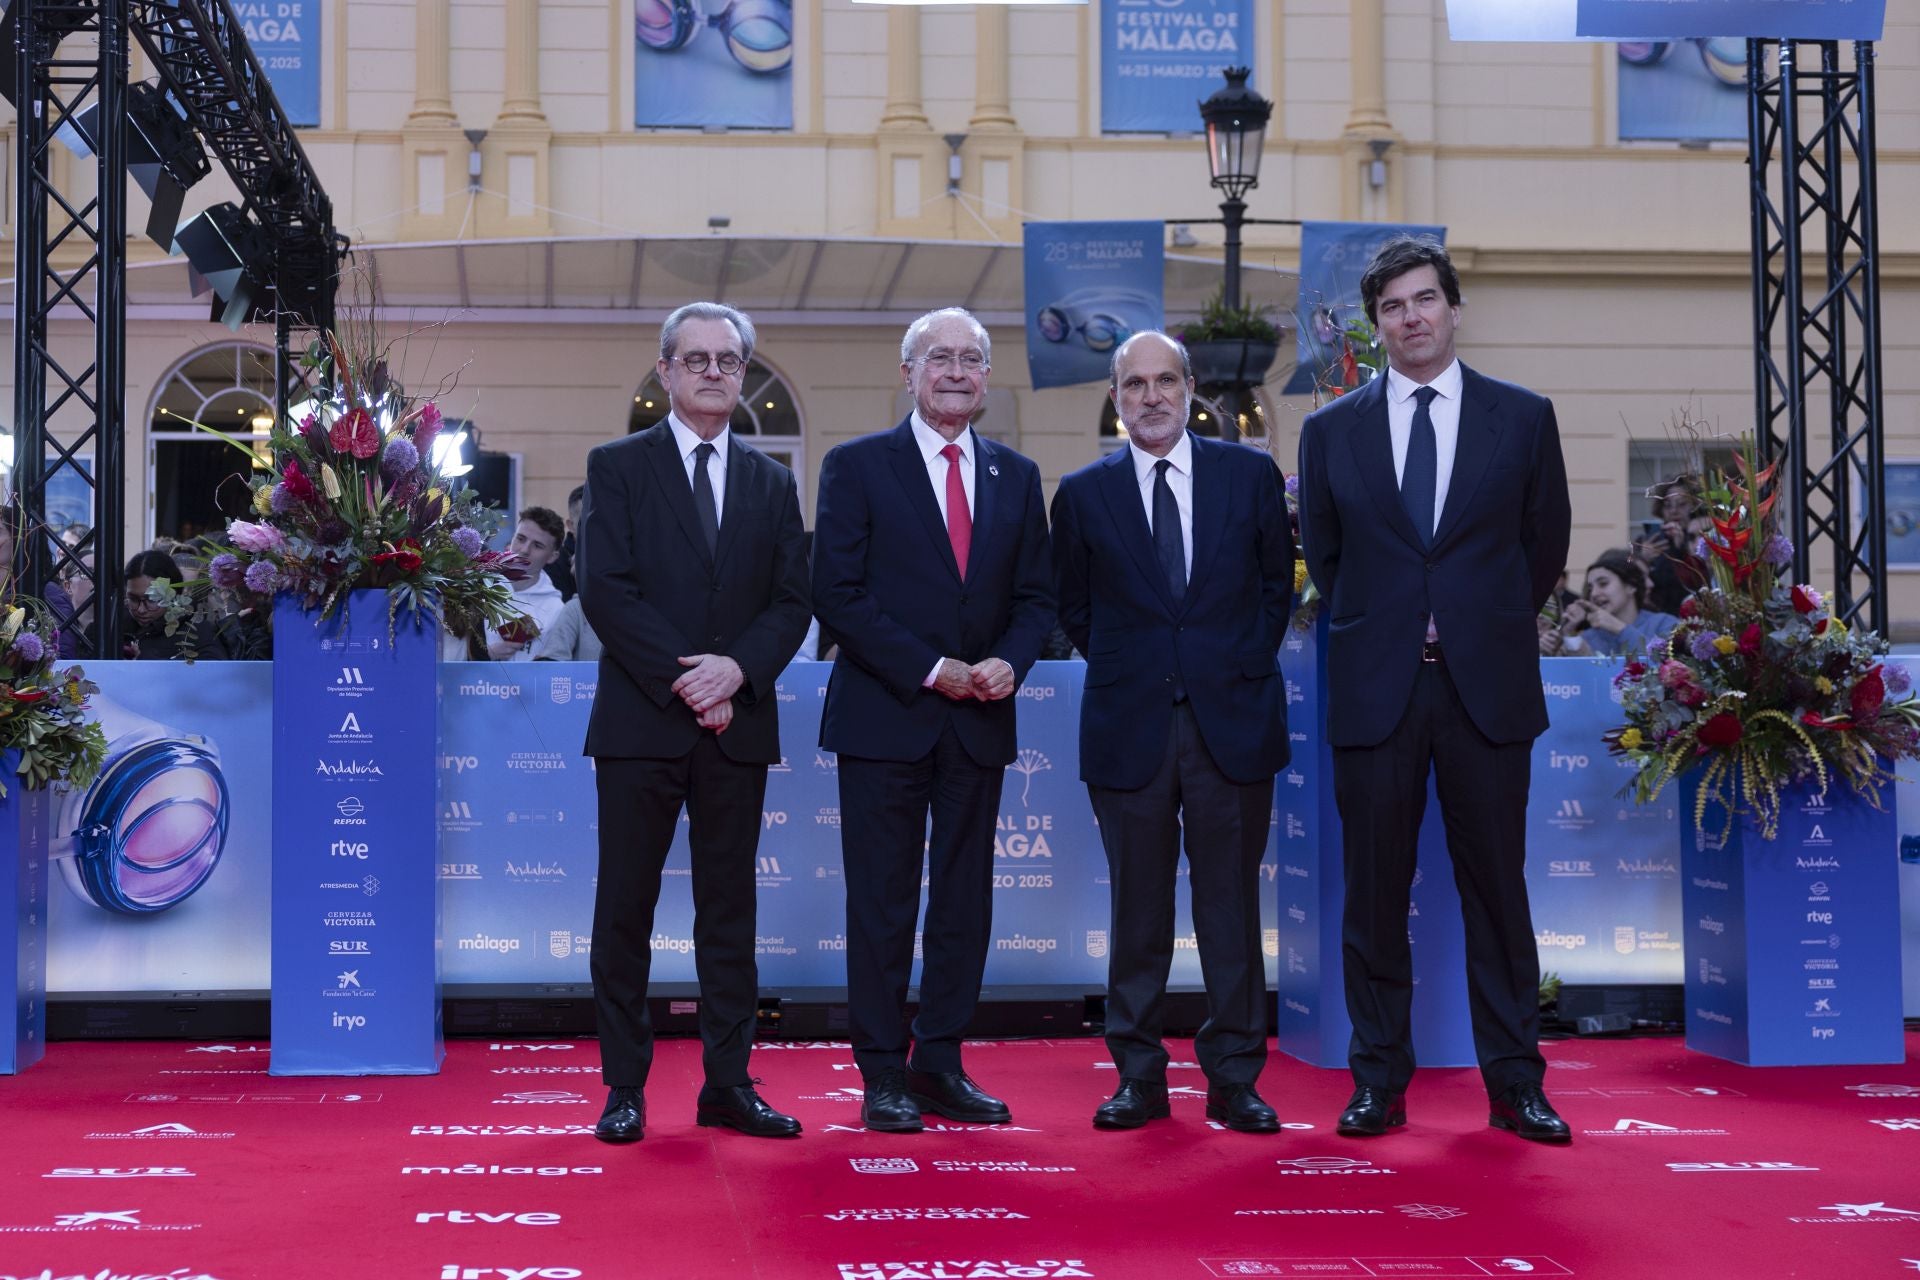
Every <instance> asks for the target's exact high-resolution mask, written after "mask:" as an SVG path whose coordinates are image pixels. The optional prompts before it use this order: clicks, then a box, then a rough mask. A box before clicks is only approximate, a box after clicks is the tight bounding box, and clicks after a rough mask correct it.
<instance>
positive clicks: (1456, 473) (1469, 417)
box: [1433, 364, 1502, 547]
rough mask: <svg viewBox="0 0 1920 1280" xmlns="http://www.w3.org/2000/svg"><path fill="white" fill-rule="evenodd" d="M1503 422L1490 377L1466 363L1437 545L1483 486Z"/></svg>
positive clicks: (1458, 521)
mask: <svg viewBox="0 0 1920 1280" xmlns="http://www.w3.org/2000/svg"><path fill="white" fill-rule="evenodd" d="M1501 426H1502V423H1501V421H1500V416H1499V413H1498V411H1497V406H1496V404H1495V402H1494V398H1493V396H1492V394H1491V393H1490V391H1489V389H1488V387H1487V384H1486V380H1485V379H1484V378H1482V377H1481V376H1480V375H1479V374H1477V373H1475V372H1474V371H1473V370H1471V369H1469V368H1467V366H1466V365H1464V364H1463V365H1461V366H1460V428H1459V432H1458V434H1457V438H1456V440H1455V442H1454V447H1453V474H1452V477H1451V478H1450V479H1449V480H1448V481H1447V505H1446V507H1445V508H1444V509H1443V510H1442V511H1441V513H1440V525H1439V527H1438V528H1437V529H1435V530H1434V532H1433V545H1434V546H1435V547H1438V546H1439V545H1440V544H1441V543H1442V542H1445V541H1446V540H1447V536H1448V535H1449V534H1451V533H1452V532H1453V530H1454V528H1455V526H1457V525H1458V524H1459V523H1460V517H1461V514H1462V513H1463V512H1465V511H1466V509H1467V506H1468V505H1469V504H1470V503H1471V502H1472V501H1473V495H1474V493H1475V491H1476V490H1478V489H1479V488H1480V479H1481V477H1482V476H1484V475H1486V473H1487V463H1488V462H1489V461H1491V460H1492V458H1493V452H1494V446H1495V445H1496V444H1498V443H1499V441H1500V429H1501Z"/></svg>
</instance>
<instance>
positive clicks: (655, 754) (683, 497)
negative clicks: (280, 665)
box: [579, 302, 809, 1142]
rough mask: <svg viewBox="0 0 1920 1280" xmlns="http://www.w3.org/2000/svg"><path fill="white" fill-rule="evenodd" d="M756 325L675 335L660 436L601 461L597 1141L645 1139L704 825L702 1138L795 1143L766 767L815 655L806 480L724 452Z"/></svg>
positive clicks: (595, 622) (688, 313)
mask: <svg viewBox="0 0 1920 1280" xmlns="http://www.w3.org/2000/svg"><path fill="white" fill-rule="evenodd" d="M753 340H754V329H753V322H752V321H751V320H749V319H748V318H747V317H746V316H745V315H743V314H741V313H740V312H738V311H736V310H734V309H733V308H732V307H727V306H722V305H720V304H718V303H711V302H695V303H689V304H688V305H686V306H684V307H681V308H680V309H679V310H678V311H675V312H674V313H673V314H672V315H670V316H668V317H667V322H666V324H665V325H664V326H662V328H661V330H660V361H659V364H658V366H657V368H658V371H659V376H660V381H661V383H662V385H664V386H665V387H666V389H667V398H668V401H669V402H670V404H671V406H672V411H671V412H670V413H669V414H668V415H667V417H666V419H665V420H664V421H662V422H659V423H656V424H655V425H653V426H652V427H649V428H647V429H646V430H645V431H642V432H640V433H638V434H637V435H631V436H628V437H626V438H625V439H624V440H616V441H613V442H612V443H610V444H603V445H601V446H599V447H598V448H596V449H594V450H593V451H592V452H591V453H589V454H588V455H587V492H586V498H585V501H584V503H583V505H582V511H581V518H580V530H579V556H580V559H579V579H580V603H581V608H582V609H583V611H584V612H585V613H586V616H587V621H588V622H589V623H590V624H591V625H592V627H593V630H594V631H595V632H596V633H597V634H598V635H599V637H600V641H601V644H602V645H603V646H604V652H603V653H602V656H601V658H600V676H599V692H598V694H597V695H596V697H595V698H594V704H593V716H592V719H591V720H590V721H589V722H588V726H587V748H586V752H587V754H588V755H590V756H593V757H594V758H595V760H596V770H595V781H596V785H597V787H598V790H599V798H600V879H599V885H598V888H597V889H596V891H595V895H594V911H593V963H592V969H593V996H594V1006H595V1011H596V1014H597V1016H598V1020H599V1028H600V1064H601V1074H602V1076H603V1078H604V1079H605V1081H606V1083H607V1085H608V1097H607V1106H606V1110H605V1113H604V1114H603V1115H602V1116H601V1117H600V1122H599V1124H598V1125H597V1126H596V1128H595V1131H594V1132H595V1135H596V1136H597V1137H599V1138H600V1139H601V1140H602V1141H605V1142H633V1141H637V1140H638V1139H639V1138H640V1137H641V1136H642V1133H643V1130H644V1127H645V1123H646V1101H645V1097H644V1095H643V1092H642V1090H643V1089H644V1087H645V1085H646V1082H647V1075H648V1071H649V1069H650V1067H651V1065H652V1061H653V1026H652V1023H651V1021H650V1020H649V1018H648V1013H647V975H648V972H649V969H650V966H651V960H652V950H651V945H650V944H651V941H652V936H653V915H654V907H655V904H656V903H657V902H658V901H659V897H660V873H661V868H662V866H663V865H664V864H665V862H666V857H667V849H668V846H670V845H671V844H672V843H673V835H674V831H675V829H676V827H677V826H678V823H679V820H680V811H681V808H682V806H684V807H685V808H686V812H687V822H688V832H687V835H688V842H689V843H690V844H691V846H692V853H693V905H694V921H693V945H694V953H693V954H694V965H695V968H696V970H697V972H698V974H699V978H700V1039H701V1043H702V1045H703V1046H704V1055H703V1063H704V1066H705V1070H706V1084H705V1085H704V1087H702V1088H701V1090H700V1094H699V1098H698V1100H697V1102H696V1118H697V1120H698V1122H699V1123H700V1124H702V1125H723V1126H726V1127H728V1128H732V1129H737V1130H739V1131H741V1132H742V1133H747V1134H751V1135H753V1136H755V1137H780V1138H784V1137H794V1136H797V1135H798V1134H799V1132H800V1122H799V1121H797V1120H795V1119H793V1118H792V1117H791V1116H786V1115H782V1114H781V1113H780V1112H778V1111H775V1110H774V1109H773V1108H772V1107H770V1106H768V1105H767V1104H766V1102H765V1101H763V1100H762V1099H761V1097H760V1095H759V1094H758V1093H756V1092H755V1091H754V1088H753V1082H752V1079H751V1077H750V1076H749V1074H748V1070H747V1060H748V1055H749V1052H750V1050H751V1049H752V1047H753V1030H754V1018H755V1015H756V1011H757V1009H758V1004H759V981H758V971H757V969H756V966H755V963H754V918H755V912H754V907H755V900H754V889H755V885H754V879H755V861H754V859H755V855H756V852H757V850H758V847H759V839H760V830H761V821H760V814H761V803H762V801H763V800H764V799H765V797H766V788H767V766H768V765H770V764H773V763H775V762H777V761H778V760H779V759H780V726H779V721H778V718H777V713H776V706H777V701H776V698H775V689H774V682H775V680H777V679H778V678H779V675H780V672H781V671H782V670H783V669H784V668H785V667H786V665H787V663H788V661H789V660H791V659H792V657H793V655H794V651H795V650H796V649H798V648H799V647H800V641H801V638H802V637H803V636H805V635H806V631H807V622H808V616H809V615H808V605H807V568H806V564H807V560H806V549H805V541H804V539H805V533H804V530H803V529H802V526H801V523H800V502H799V497H798V491H797V488H796V486H795V484H794V479H793V473H792V472H790V471H788V470H787V468H785V467H783V466H781V465H780V464H779V463H778V462H775V461H774V460H773V459H771V458H769V457H767V456H766V455H765V454H763V453H760V452H759V451H758V450H756V449H754V448H752V447H751V446H750V445H747V444H746V443H744V442H743V441H741V440H739V439H738V438H736V437H735V436H734V435H733V434H732V432H731V431H729V430H728V422H729V421H730V419H731V417H732V414H733V410H734V406H735V405H736V404H738V403H739V400H740V381H741V374H742V372H743V371H744V369H745V368H746V363H747V361H748V359H749V358H751V357H752V355H753Z"/></svg>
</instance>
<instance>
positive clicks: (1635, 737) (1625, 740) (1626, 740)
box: [1620, 729, 1643, 751]
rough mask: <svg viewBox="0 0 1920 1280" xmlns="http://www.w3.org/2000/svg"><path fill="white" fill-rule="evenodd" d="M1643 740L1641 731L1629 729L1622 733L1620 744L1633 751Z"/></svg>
mask: <svg viewBox="0 0 1920 1280" xmlns="http://www.w3.org/2000/svg"><path fill="white" fill-rule="evenodd" d="M1642 741H1643V739H1642V738H1641V737H1640V731H1639V730H1638V729H1628V730H1627V731H1626V732H1624V733H1622V734H1621V735H1620V745H1621V747H1622V748H1624V749H1625V750H1628V751H1632V750H1633V749H1635V748H1636V747H1638V746H1639V745H1640V743H1641V742H1642Z"/></svg>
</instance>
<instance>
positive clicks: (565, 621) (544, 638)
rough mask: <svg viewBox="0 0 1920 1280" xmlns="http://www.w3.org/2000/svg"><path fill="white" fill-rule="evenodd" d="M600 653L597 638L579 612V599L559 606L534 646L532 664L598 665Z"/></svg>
mask: <svg viewBox="0 0 1920 1280" xmlns="http://www.w3.org/2000/svg"><path fill="white" fill-rule="evenodd" d="M600 653H601V648H600V637H599V636H597V635H595V634H593V624H592V623H590V622H588V621H587V615H586V614H584V613H582V612H581V610H580V597H579V596H575V597H574V598H573V599H571V600H569V601H567V602H566V603H565V604H563V605H561V606H560V612H558V613H556V614H554V615H553V621H552V622H551V623H549V624H548V625H547V629H546V630H545V631H542V632H541V633H540V636H539V638H538V639H537V640H535V641H534V642H533V660H534V661H535V662H598V661H600Z"/></svg>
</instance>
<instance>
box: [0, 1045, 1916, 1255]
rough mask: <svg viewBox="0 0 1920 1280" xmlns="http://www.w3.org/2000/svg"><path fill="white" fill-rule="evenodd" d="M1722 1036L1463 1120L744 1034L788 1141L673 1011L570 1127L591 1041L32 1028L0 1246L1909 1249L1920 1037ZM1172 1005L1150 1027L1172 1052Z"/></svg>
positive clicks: (77, 1251)
mask: <svg viewBox="0 0 1920 1280" xmlns="http://www.w3.org/2000/svg"><path fill="white" fill-rule="evenodd" d="M1914 1047H1915V1041H1914V1038H1912V1037H1910V1038H1909V1050H1910V1052H1909V1055H1908V1061H1907V1062H1906V1063H1905V1064H1904V1065H1902V1066H1900V1067H1896V1068H1889V1067H1863V1068H1822V1069H1808V1070H1778V1069H1775V1070H1765V1071H1757V1070H1747V1069H1744V1068H1740V1067H1736V1066H1732V1065H1730V1064H1727V1063H1723V1062H1719V1061H1716V1060H1713V1059H1709V1058H1704V1057H1700V1056H1697V1055H1693V1054H1689V1053H1687V1052H1686V1051H1685V1049H1684V1048H1683V1047H1682V1046H1681V1045H1680V1044H1679V1042H1678V1041H1675V1040H1641V1041H1627V1042H1613V1043H1593V1042H1569V1043H1564V1044H1556V1045H1551V1046H1549V1047H1548V1049H1547V1055H1548V1059H1549V1061H1550V1062H1551V1063H1552V1064H1553V1066H1552V1069H1551V1070H1550V1071H1549V1074H1548V1077H1547V1084H1548V1088H1549V1090H1550V1091H1551V1093H1552V1096H1553V1097H1554V1099H1555V1101H1556V1102H1557V1103H1558V1104H1559V1105H1560V1109H1561V1111H1562V1113H1563V1114H1564V1115H1566V1117H1567V1118H1568V1120H1569V1121H1570V1122H1571V1123H1572V1124H1573V1126H1574V1128H1575V1132H1576V1139H1575V1142H1574V1145H1573V1146H1572V1147H1571V1148H1570V1149H1559V1150H1553V1149H1541V1148H1538V1147H1533V1146H1529V1145H1526V1144H1524V1143H1521V1142H1520V1141H1518V1140H1517V1139H1515V1138H1513V1137H1512V1136H1510V1135H1507V1134H1503V1133H1499V1132H1496V1131H1494V1130H1491V1129H1488V1128H1487V1127H1486V1110H1485V1101H1484V1097H1483V1096H1482V1094H1481V1093H1480V1090H1479V1086H1478V1079H1477V1076H1475V1075H1474V1074H1473V1073H1471V1072H1463V1071H1433V1072H1426V1073H1423V1074H1422V1075H1421V1077H1420V1078H1419V1079H1418V1080H1417V1081H1416V1083H1415V1089H1414V1092H1413V1093H1412V1095H1411V1096H1410V1099H1409V1105H1410V1110H1411V1113H1412V1124H1411V1126H1410V1127H1409V1128H1408V1129H1407V1130H1405V1131H1404V1132H1399V1133H1395V1134H1393V1135H1390V1136H1389V1137H1386V1138H1383V1139H1376V1140H1373V1141H1353V1140H1348V1139H1341V1138H1338V1137H1336V1136H1334V1134H1333V1133H1332V1132H1331V1126H1332V1119H1333V1117H1334V1115H1335V1114H1336V1113H1337V1112H1338V1111H1339V1108H1340V1106H1341V1105H1342V1103H1344V1101H1345V1098H1346V1092H1347V1086H1346V1082H1345V1078H1344V1076H1342V1075H1341V1074H1339V1073H1334V1072H1326V1071H1319V1070H1315V1069H1313V1068H1309V1067H1303V1066H1300V1065H1298V1064H1296V1063H1294V1062H1292V1061H1291V1060H1288V1059H1281V1058H1278V1057H1276V1058H1275V1059H1274V1060H1273V1062H1272V1064H1271V1065H1270V1067H1269V1069H1268V1072H1267V1075H1266V1077H1265V1079H1264V1080H1263V1081H1262V1091H1263V1093H1264V1094H1265V1095H1266V1097H1267V1098H1268V1100H1269V1101H1271V1102H1273V1103H1274V1104H1275V1106H1276V1107H1277V1108H1278V1109H1279V1111H1280V1114H1281V1118H1282V1120H1283V1121H1284V1122H1285V1123H1287V1124H1288V1125H1290V1126H1291V1127H1290V1128H1289V1129H1287V1130H1286V1131H1284V1132H1282V1133H1281V1134H1280V1135H1279V1136H1278V1137H1277V1138H1276V1137H1265V1138H1262V1137H1251V1136H1246V1135H1241V1134H1235V1133H1227V1132H1223V1131H1216V1130H1214V1129H1212V1128H1211V1127H1210V1126H1209V1125H1208V1124H1207V1122H1206V1121H1205V1119H1204V1118H1203V1117H1202V1110H1203V1106H1204V1103H1203V1097H1202V1095H1203V1093H1204V1084H1203V1082H1202V1080H1201V1077H1200V1073H1199V1072H1198V1071H1197V1070H1195V1069H1193V1068H1191V1067H1187V1068H1179V1069H1176V1070H1175V1071H1174V1072H1173V1083H1174V1084H1175V1086H1176V1087H1180V1088H1185V1089H1188V1090H1191V1092H1189V1093H1182V1094H1176V1096H1175V1101H1174V1118H1173V1120H1172V1121H1171V1122H1157V1123H1155V1124H1154V1125H1152V1126H1150V1127H1149V1128H1148V1129H1146V1130H1144V1131H1141V1132H1137V1133H1122V1134H1108V1133H1097V1132H1095V1131H1094V1130H1093V1128H1092V1127H1091V1126H1090V1124H1089V1123H1088V1120H1089V1117H1090V1116H1091V1114H1092V1110H1093V1108H1094V1106H1095V1105H1096V1104H1097V1103H1098V1102H1099V1101H1100V1100H1101V1099H1102V1098H1103V1097H1105V1096H1106V1094H1107V1093H1108V1092H1109V1091H1110V1090H1111V1088H1112V1083H1113V1073H1112V1071H1111V1070H1110V1069H1106V1068H1104V1067H1103V1065H1102V1057H1103V1053H1102V1046H1101V1045H1100V1043H1099V1041H1097V1040H1079V1041H1050V1042H1038V1043H1001V1044H982V1045H978V1046H973V1047H970V1048H969V1050H968V1065H969V1069H970V1070H971V1071H972V1073H973V1074H974V1075H975V1076H976V1077H977V1078H978V1079H979V1080H980V1081H981V1082H982V1083H983V1084H984V1085H986V1086H987V1087H988V1088H989V1089H991V1090H993V1091H995V1092H997V1093H999V1094H1001V1095H1002V1096H1004V1097H1006V1098H1007V1099H1008V1101H1009V1102H1010V1103H1011V1105H1012V1107H1013V1112H1014V1124H1015V1127H1013V1128H1003V1129H999V1130H979V1131H963V1130H960V1129H959V1128H958V1127H957V1126H947V1127H946V1131H942V1132H929V1133H926V1134H923V1135H920V1136H918V1137H912V1136H897V1135H887V1134H868V1133H864V1132H861V1131H860V1130H859V1128H858V1126H859V1123H860V1121H859V1106H858V1100H857V1096H856V1092H855V1091H856V1090H857V1088H858V1085H859V1077H858V1075H857V1074H856V1073H855V1072H854V1071H853V1069H852V1063H851V1058H850V1056H849V1054H848V1052H847V1050H846V1049H845V1047H844V1046H830V1045H800V1046H791V1047H786V1046H779V1045H767V1046H763V1048H762V1049H761V1051H759V1052H758V1053H756V1055H755V1060H754V1061H755V1066H754V1069H755V1070H756V1071H757V1072H759V1073H760V1075H761V1077H762V1078H763V1079H764V1081H765V1084H764V1086H763V1092H764V1093H765V1094H766V1095H767V1097H768V1098H769V1099H770V1100H771V1101H773V1102H774V1103H775V1104H776V1105H778V1106H781V1107H782V1108H783V1109H786V1110H790V1111H792V1112H794V1113H795V1114H797V1115H799V1116H800V1118H801V1119H802V1120H803V1121H804V1122H805V1123H806V1125H807V1134H806V1136H805V1137H804V1138H802V1139H800V1140H798V1141H790V1142H769V1141H756V1140H754V1139H750V1138H746V1137H743V1136H741V1135H738V1134H734V1133H731V1132H727V1131H719V1130H708V1129H700V1128H697V1127H695V1126H694V1124H693V1121H692V1116H693V1096H694V1092H695V1090H696V1088H697V1085H698V1072H699V1050H698V1046H697V1045H695V1044H692V1043H689V1042H685V1041H675V1042H668V1043H665V1044H663V1045H662V1049H661V1053H660V1058H659V1061H658V1062H657V1064H656V1067H655V1072H654V1079H653V1083H652V1085H651V1087H650V1089H649V1091H648V1101H649V1112H650V1121H651V1123H650V1125H649V1128H648V1131H647V1138H646V1140H645V1141H644V1142H642V1143H640V1144H639V1145H637V1146H633V1147H627V1148H612V1147H607V1146H604V1145H602V1144H600V1143H598V1142H595V1141H594V1140H593V1139H592V1138H591V1137H590V1136H588V1134H589V1129H590V1126H591V1125H592V1123H593V1121H594V1119H595V1118H596V1117H597V1116H598V1114H599V1109H600V1102H601V1100H602V1098H603V1096H604V1095H603V1093H602V1091H601V1088H600V1084H599V1077H598V1074H597V1072H598V1062H599V1059H598V1054H597V1050H596V1047H595V1046H594V1044H593V1043H592V1042H591V1041H583V1042H580V1043H578V1044H576V1045H573V1046H570V1047H569V1046H561V1045H555V1044H550V1043H541V1042H532V1041H520V1042H500V1043H497V1044H493V1045H489V1044H488V1043H487V1042H484V1041H459V1042H455V1043H453V1044H451V1045H450V1046H449V1051H448V1057H447V1065H446V1070H445V1072H444V1073H443V1074H442V1075H441V1076H439V1077H437V1078H426V1079H421V1078H384V1079H382V1078H372V1079H359V1080H314V1079H297V1080H275V1079H273V1078H271V1077H269V1076H267V1075H266V1074H265V1068H266V1059H267V1055H266V1052H265V1047H264V1046H262V1045H247V1044H242V1045H229V1046H199V1045H191V1044H186V1043H140V1044H134V1043H118V1044H101V1043H79V1044H56V1045H54V1046H53V1047H52V1049H51V1051H50V1052H49V1054H48V1056H47V1059H46V1061H44V1062H43V1063H41V1064H40V1065H38V1066H36V1067H34V1068H33V1069H32V1070H30V1071H28V1072H27V1073H26V1074H25V1075H22V1076H20V1077H17V1078H12V1079H0V1280H5V1278H6V1277H27V1276H31V1277H36V1278H37V1280H50V1278H59V1277H87V1280H100V1278H101V1277H128V1278H132V1277H154V1278H155V1280H158V1278H161V1277H165V1278H166V1280H192V1278H193V1277H215V1278H217V1280H239V1278H242V1277H249V1278H250V1277H261V1278H271V1280H309V1278H311V1280H323V1278H324V1280H336V1278H341V1280H344V1278H352V1280H576V1278H577V1280H627V1278H629V1277H655V1276H659V1277H691V1278H696V1280H707V1278H708V1277H712V1278H714V1280H748V1278H752V1277H759V1278H763V1280H919V1278H934V1280H958V1278H960V1277H979V1278H993V1280H1007V1278H1011V1277H1054V1276H1074V1277H1079V1276H1091V1277H1098V1278H1099V1280H1163V1278H1164V1280H1187V1278H1190V1280H1209V1277H1246V1276H1288V1277H1305V1276H1314V1277H1381V1276H1420V1277H1432V1278H1434V1280H1454V1278H1456V1277H1482V1276H1517V1275H1527V1276H1540V1277H1549V1276H1579V1277H1586V1278H1589V1280H1657V1278H1659V1277H1668V1276H1671V1277H1685V1278H1687V1280H1714V1278H1716V1277H1736V1276H1737V1277H1764V1278H1769V1280H1771V1278H1772V1277H1792V1276H1806V1277H1820V1278H1821V1280H1835V1278H1846V1280H1853V1278H1854V1277H1876V1276H1897V1275H1902V1274H1914V1273H1916V1272H1920V1172H1916V1169H1917V1168H1920V1066H1916V1063H1915V1060H1914V1055H1913V1053H1912V1052H1911V1050H1912V1049H1913V1048H1914ZM1190 1049H1191V1046H1190V1045H1188V1044H1185V1043H1182V1044H1180V1045H1178V1046H1176V1053H1177V1054H1181V1055H1189V1054H1190Z"/></svg>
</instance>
